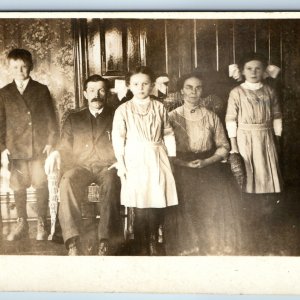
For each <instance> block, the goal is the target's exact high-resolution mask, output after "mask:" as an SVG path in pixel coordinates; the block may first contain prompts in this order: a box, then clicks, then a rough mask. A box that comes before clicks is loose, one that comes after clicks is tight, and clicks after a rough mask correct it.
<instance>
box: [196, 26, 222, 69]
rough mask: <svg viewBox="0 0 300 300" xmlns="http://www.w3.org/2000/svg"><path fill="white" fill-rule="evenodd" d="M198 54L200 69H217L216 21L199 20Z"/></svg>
mask: <svg viewBox="0 0 300 300" xmlns="http://www.w3.org/2000/svg"><path fill="white" fill-rule="evenodd" d="M197 56H198V58H197V61H198V69H199V70H201V71H209V70H216V69H217V60H216V21H214V20H197Z"/></svg>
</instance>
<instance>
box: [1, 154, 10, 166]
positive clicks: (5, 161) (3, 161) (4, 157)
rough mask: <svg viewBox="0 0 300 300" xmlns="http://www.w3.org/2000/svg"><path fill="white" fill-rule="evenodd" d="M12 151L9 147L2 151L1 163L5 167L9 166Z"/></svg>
mask: <svg viewBox="0 0 300 300" xmlns="http://www.w3.org/2000/svg"><path fill="white" fill-rule="evenodd" d="M9 155H10V152H9V150H8V149H5V150H3V151H2V152H1V165H2V166H3V167H5V168H8V164H9V158H8V156H9Z"/></svg>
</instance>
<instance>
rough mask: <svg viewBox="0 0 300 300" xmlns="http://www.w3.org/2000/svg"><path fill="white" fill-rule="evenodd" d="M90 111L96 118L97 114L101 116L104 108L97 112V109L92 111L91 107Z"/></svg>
mask: <svg viewBox="0 0 300 300" xmlns="http://www.w3.org/2000/svg"><path fill="white" fill-rule="evenodd" d="M89 111H90V113H91V114H92V115H93V116H94V117H95V118H96V114H98V115H100V114H101V113H102V111H103V107H102V108H100V109H98V110H96V109H91V108H90V107H89Z"/></svg>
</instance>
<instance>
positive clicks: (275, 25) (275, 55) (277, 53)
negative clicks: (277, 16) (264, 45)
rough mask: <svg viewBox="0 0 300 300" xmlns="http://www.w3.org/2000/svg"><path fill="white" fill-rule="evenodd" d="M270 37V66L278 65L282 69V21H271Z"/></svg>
mask: <svg viewBox="0 0 300 300" xmlns="http://www.w3.org/2000/svg"><path fill="white" fill-rule="evenodd" d="M269 36H270V41H269V43H270V45H269V49H270V58H269V59H270V64H273V65H276V66H278V67H279V68H281V65H282V55H281V21H280V20H271V21H269Z"/></svg>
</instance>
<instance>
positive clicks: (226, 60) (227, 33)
mask: <svg viewBox="0 0 300 300" xmlns="http://www.w3.org/2000/svg"><path fill="white" fill-rule="evenodd" d="M217 22H218V23H217V24H218V32H219V34H218V41H219V42H218V44H219V47H218V48H219V72H220V73H221V74H226V76H228V66H229V65H230V64H233V63H234V61H233V41H232V21H231V20H218V21H217Z"/></svg>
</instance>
